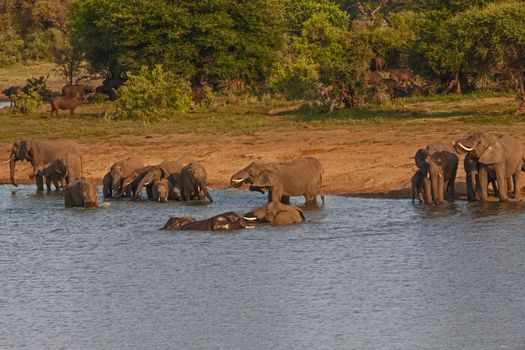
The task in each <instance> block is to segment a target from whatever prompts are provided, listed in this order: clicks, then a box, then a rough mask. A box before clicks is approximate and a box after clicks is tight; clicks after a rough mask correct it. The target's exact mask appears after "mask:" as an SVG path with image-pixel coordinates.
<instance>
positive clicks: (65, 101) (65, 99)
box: [51, 96, 84, 117]
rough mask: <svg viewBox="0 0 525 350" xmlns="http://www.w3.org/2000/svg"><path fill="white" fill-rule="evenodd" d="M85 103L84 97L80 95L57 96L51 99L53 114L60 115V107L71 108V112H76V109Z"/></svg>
mask: <svg viewBox="0 0 525 350" xmlns="http://www.w3.org/2000/svg"><path fill="white" fill-rule="evenodd" d="M83 103H84V98H82V97H78V96H56V97H54V98H53V99H52V100H51V115H53V114H54V115H55V116H57V117H58V110H59V109H69V114H75V109H76V108H77V107H78V106H80V105H81V104H83Z"/></svg>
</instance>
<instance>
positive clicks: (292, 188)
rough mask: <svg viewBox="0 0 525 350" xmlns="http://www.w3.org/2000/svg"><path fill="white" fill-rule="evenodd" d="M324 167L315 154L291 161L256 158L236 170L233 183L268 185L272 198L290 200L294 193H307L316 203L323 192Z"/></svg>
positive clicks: (309, 200) (308, 200) (255, 186)
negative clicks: (263, 160)
mask: <svg viewBox="0 0 525 350" xmlns="http://www.w3.org/2000/svg"><path fill="white" fill-rule="evenodd" d="M323 172H324V170H323V167H322V165H321V163H319V161H318V160H317V159H315V158H313V157H305V158H299V159H296V160H293V161H291V162H287V163H258V162H253V163H251V164H249V165H248V166H247V167H246V168H244V169H242V170H240V171H238V172H237V173H235V174H233V175H232V177H231V179H230V184H231V186H232V187H240V186H242V185H243V184H250V185H251V186H250V190H264V189H267V190H268V191H269V193H268V201H269V202H271V201H283V202H285V203H288V202H289V197H290V196H304V198H305V200H306V204H316V203H317V195H318V194H320V195H321V199H322V201H323V204H324V193H323Z"/></svg>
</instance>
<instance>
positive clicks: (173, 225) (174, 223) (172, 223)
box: [161, 216, 197, 231]
mask: <svg viewBox="0 0 525 350" xmlns="http://www.w3.org/2000/svg"><path fill="white" fill-rule="evenodd" d="M195 221H197V220H195V219H194V218H192V217H191V216H183V217H181V218H179V217H171V218H169V219H168V221H167V222H166V224H165V225H164V227H163V228H161V230H166V231H174V230H180V229H181V227H182V226H184V225H187V224H189V223H192V222H195Z"/></svg>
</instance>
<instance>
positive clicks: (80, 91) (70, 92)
mask: <svg viewBox="0 0 525 350" xmlns="http://www.w3.org/2000/svg"><path fill="white" fill-rule="evenodd" d="M92 92H95V89H93V87H91V86H89V85H80V84H75V85H66V86H64V87H63V88H62V95H63V96H68V97H79V98H81V99H83V100H85V98H86V95H87V94H90V93H92Z"/></svg>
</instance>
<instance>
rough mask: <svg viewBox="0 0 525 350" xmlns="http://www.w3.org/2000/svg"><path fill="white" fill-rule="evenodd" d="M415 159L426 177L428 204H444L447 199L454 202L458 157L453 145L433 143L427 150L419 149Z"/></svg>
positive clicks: (425, 185)
mask: <svg viewBox="0 0 525 350" xmlns="http://www.w3.org/2000/svg"><path fill="white" fill-rule="evenodd" d="M414 158H415V161H416V166H417V167H418V169H419V170H420V171H421V172H422V173H423V174H424V176H425V179H424V188H425V201H426V203H427V204H432V202H433V201H434V202H435V203H436V204H439V203H443V202H444V201H445V198H446V199H448V200H454V197H455V193H454V192H455V191H454V185H455V181H456V173H457V170H458V156H457V155H456V153H455V151H454V148H453V147H452V145H451V144H450V143H446V142H436V143H431V144H429V145H428V146H427V147H426V148H421V149H419V150H418V151H417V152H416V155H415V157H414ZM445 183H446V184H447V187H446V195H445Z"/></svg>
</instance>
